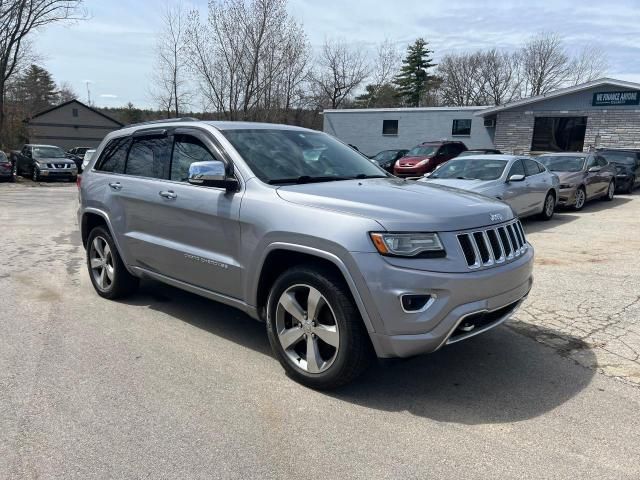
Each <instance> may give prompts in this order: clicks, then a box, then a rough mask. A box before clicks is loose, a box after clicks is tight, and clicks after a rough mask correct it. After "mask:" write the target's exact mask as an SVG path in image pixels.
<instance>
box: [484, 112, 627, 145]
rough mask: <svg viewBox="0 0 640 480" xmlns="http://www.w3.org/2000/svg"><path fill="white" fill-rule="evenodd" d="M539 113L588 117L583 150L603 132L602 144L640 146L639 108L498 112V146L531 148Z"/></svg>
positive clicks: (496, 139)
mask: <svg viewBox="0 0 640 480" xmlns="http://www.w3.org/2000/svg"><path fill="white" fill-rule="evenodd" d="M536 116H540V117H553V116H565V117H571V116H575V117H587V129H586V132H585V137H584V150H585V151H586V150H588V149H589V146H590V145H595V143H596V136H597V135H598V134H599V135H600V142H599V143H598V146H600V147H612V148H640V110H637V109H636V110H616V109H609V110H570V111H568V112H567V111H566V110H565V111H560V110H548V111H536V112H535V114H534V112H531V111H517V110H516V111H507V112H499V113H498V116H497V119H496V133H495V138H494V142H495V145H496V148H497V149H499V150H502V151H503V152H506V153H511V152H513V151H514V150H519V151H521V152H522V153H527V152H529V151H530V149H531V137H532V135H533V123H534V119H535V117H536Z"/></svg>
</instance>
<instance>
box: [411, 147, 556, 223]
mask: <svg viewBox="0 0 640 480" xmlns="http://www.w3.org/2000/svg"><path fill="white" fill-rule="evenodd" d="M418 181H419V182H428V183H437V184H441V185H447V186H450V187H455V188H459V189H462V190H467V191H471V192H476V193H480V194H482V195H486V196H488V197H494V198H497V199H499V200H502V201H504V202H507V203H508V204H509V205H510V206H511V208H512V209H513V211H514V212H515V213H516V214H517V215H518V216H520V217H527V216H529V215H539V216H540V218H542V219H544V220H549V219H551V217H553V212H554V210H555V206H556V203H557V201H558V188H559V184H560V181H559V179H558V176H557V175H555V174H553V173H551V172H550V171H549V170H547V168H546V167H545V166H544V165H542V164H541V163H540V162H537V161H536V160H534V159H533V158H531V157H521V156H514V155H472V156H467V157H462V158H454V159H453V160H449V161H448V162H446V163H444V164H442V165H441V166H440V167H439V168H437V169H436V170H435V171H433V172H431V174H427V176H425V177H422V178H420V179H419V180H418Z"/></svg>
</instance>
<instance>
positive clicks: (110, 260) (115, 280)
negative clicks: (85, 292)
mask: <svg viewBox="0 0 640 480" xmlns="http://www.w3.org/2000/svg"><path fill="white" fill-rule="evenodd" d="M87 268H88V270H89V278H91V283H92V284H93V288H95V290H96V292H97V293H98V295H100V296H101V297H103V298H108V299H109V300H115V299H116V298H122V297H126V296H127V295H130V294H132V293H133V292H135V291H136V289H137V288H138V283H139V280H138V278H137V277H134V276H133V275H131V274H130V273H129V272H128V271H127V269H126V267H125V266H124V263H123V262H122V259H121V258H120V254H119V253H118V249H117V248H116V245H115V242H114V241H113V238H111V234H110V233H109V232H108V231H107V229H106V228H104V227H95V228H94V229H93V230H91V233H89V239H88V240H87Z"/></svg>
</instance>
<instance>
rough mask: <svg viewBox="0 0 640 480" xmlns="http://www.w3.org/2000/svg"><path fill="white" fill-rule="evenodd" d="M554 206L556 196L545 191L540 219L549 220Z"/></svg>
mask: <svg viewBox="0 0 640 480" xmlns="http://www.w3.org/2000/svg"><path fill="white" fill-rule="evenodd" d="M555 208H556V197H554V196H553V194H552V193H547V196H546V197H545V199H544V206H543V207H542V214H541V215H540V217H541V218H542V220H551V219H552V218H553V212H554V210H555Z"/></svg>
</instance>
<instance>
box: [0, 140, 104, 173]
mask: <svg viewBox="0 0 640 480" xmlns="http://www.w3.org/2000/svg"><path fill="white" fill-rule="evenodd" d="M95 151H96V150H95V149H94V148H89V147H76V148H72V149H71V150H68V151H67V152H65V151H64V150H62V149H61V148H60V147H57V146H55V145H37V144H30V143H28V144H26V145H24V146H23V147H22V150H12V151H11V152H10V155H8V156H7V154H6V153H4V152H2V151H0V180H9V181H11V182H13V181H15V179H16V177H18V176H19V175H21V176H23V177H28V178H31V179H33V180H34V181H42V180H47V179H67V180H70V181H75V180H76V177H77V176H78V174H79V173H81V172H82V170H83V169H84V167H85V166H86V165H87V164H88V163H89V161H90V160H91V157H92V155H93V153H94V152H95Z"/></svg>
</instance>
